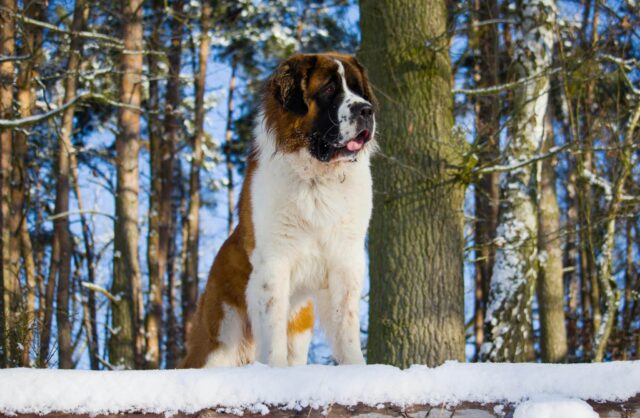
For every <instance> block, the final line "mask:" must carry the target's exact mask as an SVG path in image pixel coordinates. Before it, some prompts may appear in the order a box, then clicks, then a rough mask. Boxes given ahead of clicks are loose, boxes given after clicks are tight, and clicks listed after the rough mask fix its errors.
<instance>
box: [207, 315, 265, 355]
mask: <svg viewBox="0 0 640 418" xmlns="http://www.w3.org/2000/svg"><path fill="white" fill-rule="evenodd" d="M222 311H223V316H222V321H221V322H220V328H219V331H218V342H219V344H220V345H219V346H218V348H217V349H216V350H215V351H212V352H211V353H209V355H208V356H207V361H206V363H205V365H204V367H235V366H241V365H243V364H246V363H249V362H252V361H253V358H254V357H255V355H254V354H253V347H252V346H249V345H247V342H246V341H245V339H244V329H245V326H244V322H243V320H242V318H241V317H240V314H239V313H238V311H237V309H236V308H234V307H232V306H229V305H228V304H226V303H223V304H222Z"/></svg>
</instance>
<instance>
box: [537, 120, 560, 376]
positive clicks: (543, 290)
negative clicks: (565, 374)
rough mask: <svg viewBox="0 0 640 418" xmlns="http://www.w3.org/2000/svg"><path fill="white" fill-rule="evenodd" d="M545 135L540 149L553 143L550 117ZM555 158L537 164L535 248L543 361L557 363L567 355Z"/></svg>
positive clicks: (544, 150) (549, 146) (544, 148)
mask: <svg viewBox="0 0 640 418" xmlns="http://www.w3.org/2000/svg"><path fill="white" fill-rule="evenodd" d="M545 129H546V131H547V132H546V135H545V139H544V144H543V146H542V151H543V152H547V151H548V150H549V148H551V146H552V145H553V142H554V136H553V126H552V125H551V117H550V116H547V118H546V127H545ZM555 165H556V164H555V161H554V159H546V160H543V161H542V163H541V164H540V186H539V193H538V196H539V204H538V206H539V211H538V251H539V252H540V259H541V262H540V269H539V271H538V305H539V308H538V309H539V311H540V348H541V350H540V351H541V355H542V361H544V362H547V363H560V362H563V361H565V360H566V358H567V328H566V325H565V317H564V283H563V277H562V276H563V266H562V239H561V238H562V233H561V230H560V208H559V207H558V199H557V194H556V174H555Z"/></svg>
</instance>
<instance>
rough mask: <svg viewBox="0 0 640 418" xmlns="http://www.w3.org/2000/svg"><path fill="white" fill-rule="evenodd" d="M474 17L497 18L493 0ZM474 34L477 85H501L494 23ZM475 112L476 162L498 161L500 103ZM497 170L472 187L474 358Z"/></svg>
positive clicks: (485, 100) (484, 100)
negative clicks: (473, 219)
mask: <svg viewBox="0 0 640 418" xmlns="http://www.w3.org/2000/svg"><path fill="white" fill-rule="evenodd" d="M475 10H476V13H477V20H478V21H480V22H483V21H488V20H490V19H497V18H498V17H499V10H498V4H497V2H496V0H487V1H480V0H476V1H475ZM474 35H475V39H476V42H477V48H478V49H479V50H480V54H481V55H480V59H479V60H478V63H477V66H476V68H475V72H476V76H477V77H479V80H478V83H477V87H478V88H485V87H490V86H497V85H498V84H500V73H499V72H500V39H499V36H500V34H499V31H498V26H497V25H483V26H480V27H479V28H478V29H477V30H476V33H475V34H474ZM474 107H475V112H476V136H477V147H478V151H477V155H478V164H479V165H481V166H487V165H490V164H493V163H495V162H496V161H497V159H498V156H499V153H500V150H499V147H498V145H499V138H498V136H499V134H500V102H499V97H498V96H497V95H490V96H480V97H479V98H478V99H477V100H476V102H475V103H474ZM499 177H500V176H499V173H491V174H487V175H485V176H482V178H480V180H479V181H478V183H477V184H476V187H475V218H476V221H475V247H476V248H477V250H476V259H477V260H478V261H476V271H475V312H474V334H475V345H476V359H477V356H478V355H479V353H480V348H481V346H482V344H483V343H484V334H485V323H484V313H485V311H486V304H487V297H488V294H489V283H490V281H491V273H492V271H493V263H494V258H495V248H494V246H493V240H494V238H495V235H496V226H497V224H498V205H499V198H500V185H499Z"/></svg>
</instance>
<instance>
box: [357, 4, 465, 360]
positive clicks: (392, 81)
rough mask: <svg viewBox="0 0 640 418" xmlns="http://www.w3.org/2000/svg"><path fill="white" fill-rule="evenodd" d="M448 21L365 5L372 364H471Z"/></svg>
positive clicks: (404, 8)
mask: <svg viewBox="0 0 640 418" xmlns="http://www.w3.org/2000/svg"><path fill="white" fill-rule="evenodd" d="M446 14H447V13H446V5H445V2H444V1H441V0H376V1H372V0H363V1H361V2H360V15H361V28H362V46H361V49H360V54H359V55H360V57H361V58H362V60H363V62H364V64H365V66H367V67H368V69H369V74H370V78H371V83H372V85H374V86H376V87H377V90H378V91H381V92H384V93H383V94H380V95H379V99H380V108H379V112H378V114H377V119H378V124H379V135H378V140H379V144H380V148H381V156H380V157H379V158H378V159H377V160H375V161H374V164H373V178H374V205H373V206H374V213H373V218H372V222H371V230H370V235H369V237H370V239H369V255H370V271H371V291H370V307H369V317H370V319H369V324H370V325H369V341H368V361H369V363H387V364H393V365H396V366H400V367H407V366H409V365H411V364H414V363H421V364H428V365H430V366H435V365H438V364H441V363H442V362H444V361H446V360H449V359H455V360H464V312H463V311H464V310H463V306H464V304H463V275H462V265H463V212H462V204H463V193H464V187H463V185H462V184H461V182H459V181H458V180H457V177H456V176H455V173H453V172H452V171H451V168H450V167H452V166H456V165H458V166H459V165H460V163H461V156H462V154H463V152H464V149H465V148H464V143H463V140H462V139H460V138H459V137H457V136H456V135H452V133H451V128H452V124H453V115H452V105H453V104H452V96H451V65H450V60H449V53H448V48H447V46H448V36H447V28H446V21H447V17H446ZM381 62H383V63H384V65H380V64H379V63H381Z"/></svg>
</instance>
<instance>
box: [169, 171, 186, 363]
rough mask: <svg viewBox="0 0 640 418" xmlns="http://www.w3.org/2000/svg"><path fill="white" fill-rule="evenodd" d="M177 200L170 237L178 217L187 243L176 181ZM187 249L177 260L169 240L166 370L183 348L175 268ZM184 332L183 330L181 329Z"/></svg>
mask: <svg viewBox="0 0 640 418" xmlns="http://www.w3.org/2000/svg"><path fill="white" fill-rule="evenodd" d="M175 177H176V178H178V179H182V167H181V164H180V160H178V164H176V168H175ZM177 186H178V191H179V198H178V199H175V200H174V202H173V206H172V218H171V219H172V222H171V228H172V229H171V235H172V236H174V235H175V234H176V233H177V232H178V231H177V229H178V216H180V218H181V219H182V229H181V231H180V233H181V236H182V242H183V243H184V242H186V241H187V238H186V237H187V224H186V222H185V217H186V211H187V202H186V200H187V199H186V192H185V188H184V183H183V182H182V181H178V183H177ZM186 253H187V249H186V246H184V245H183V246H182V250H181V252H180V257H179V258H178V248H177V245H176V240H171V243H170V245H169V257H168V262H167V270H168V271H167V276H168V277H167V284H168V285H167V291H166V294H167V295H166V297H167V349H166V355H165V367H166V368H167V369H174V368H175V367H176V366H177V364H178V361H179V360H180V358H181V357H182V352H181V348H182V347H184V341H185V340H186V335H185V334H184V332H180V322H178V318H177V315H178V306H179V301H178V289H177V287H178V280H177V272H176V270H177V266H178V265H184V263H185V260H184V257H185V256H186ZM183 330H184V328H183Z"/></svg>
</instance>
